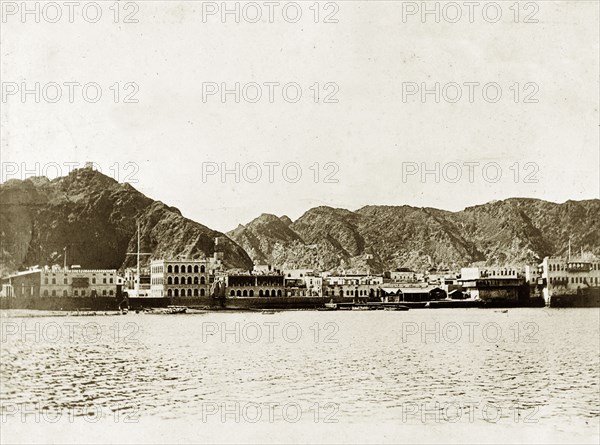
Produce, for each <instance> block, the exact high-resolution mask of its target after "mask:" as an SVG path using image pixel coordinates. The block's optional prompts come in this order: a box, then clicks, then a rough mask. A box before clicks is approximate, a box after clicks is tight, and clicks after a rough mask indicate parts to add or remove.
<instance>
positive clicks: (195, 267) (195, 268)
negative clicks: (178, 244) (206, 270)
mask: <svg viewBox="0 0 600 445" xmlns="http://www.w3.org/2000/svg"><path fill="white" fill-rule="evenodd" d="M194 273H198V265H197V264H196V265H195V266H194Z"/></svg>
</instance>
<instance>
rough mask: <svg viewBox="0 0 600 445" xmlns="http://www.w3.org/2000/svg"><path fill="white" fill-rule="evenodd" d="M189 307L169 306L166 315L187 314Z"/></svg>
mask: <svg viewBox="0 0 600 445" xmlns="http://www.w3.org/2000/svg"><path fill="white" fill-rule="evenodd" d="M186 311H187V306H167V310H166V311H165V313H166V314H185V313H186Z"/></svg>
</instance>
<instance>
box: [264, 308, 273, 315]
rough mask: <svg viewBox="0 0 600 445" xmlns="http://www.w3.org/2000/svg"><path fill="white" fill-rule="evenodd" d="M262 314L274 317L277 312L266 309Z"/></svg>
mask: <svg viewBox="0 0 600 445" xmlns="http://www.w3.org/2000/svg"><path fill="white" fill-rule="evenodd" d="M261 313H262V314H265V315H273V314H274V313H275V311H274V310H273V309H265V310H264V311H262V312H261Z"/></svg>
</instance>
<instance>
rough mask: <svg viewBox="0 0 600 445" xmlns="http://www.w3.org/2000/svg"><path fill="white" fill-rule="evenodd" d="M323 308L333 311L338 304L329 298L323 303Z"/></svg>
mask: <svg viewBox="0 0 600 445" xmlns="http://www.w3.org/2000/svg"><path fill="white" fill-rule="evenodd" d="M324 306H325V309H327V310H329V311H335V310H337V308H338V305H337V304H336V303H334V302H333V300H331V301H330V302H329V303H325V305H324Z"/></svg>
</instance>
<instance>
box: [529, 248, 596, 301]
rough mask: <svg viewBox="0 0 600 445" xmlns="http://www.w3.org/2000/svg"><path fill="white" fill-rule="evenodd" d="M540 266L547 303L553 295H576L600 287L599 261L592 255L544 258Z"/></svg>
mask: <svg viewBox="0 0 600 445" xmlns="http://www.w3.org/2000/svg"><path fill="white" fill-rule="evenodd" d="M540 266H541V278H542V283H543V286H544V289H543V294H544V299H545V300H546V301H547V302H549V301H550V299H551V298H552V296H554V295H576V294H578V293H581V292H584V291H586V290H588V289H597V288H598V287H600V259H598V258H597V257H596V256H594V255H591V254H587V255H581V256H578V257H574V258H570V259H569V258H562V257H545V258H544V260H543V261H542V263H541V265H540Z"/></svg>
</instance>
